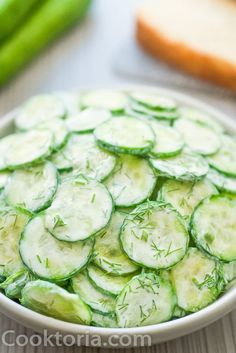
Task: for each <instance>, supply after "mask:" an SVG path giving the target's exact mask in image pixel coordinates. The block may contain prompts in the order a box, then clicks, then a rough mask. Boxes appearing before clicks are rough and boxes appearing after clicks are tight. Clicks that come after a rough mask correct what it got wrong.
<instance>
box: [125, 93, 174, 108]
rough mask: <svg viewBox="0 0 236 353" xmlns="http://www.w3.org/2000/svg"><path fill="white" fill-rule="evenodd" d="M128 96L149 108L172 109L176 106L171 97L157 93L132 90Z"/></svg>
mask: <svg viewBox="0 0 236 353" xmlns="http://www.w3.org/2000/svg"><path fill="white" fill-rule="evenodd" d="M129 96H130V98H131V99H132V100H134V101H136V102H138V103H140V104H142V105H144V106H146V107H148V108H151V109H156V110H167V111H172V110H176V108H177V104H176V102H175V101H174V100H173V99H171V98H167V97H162V96H159V95H157V94H153V93H141V92H132V93H130V94H129Z"/></svg>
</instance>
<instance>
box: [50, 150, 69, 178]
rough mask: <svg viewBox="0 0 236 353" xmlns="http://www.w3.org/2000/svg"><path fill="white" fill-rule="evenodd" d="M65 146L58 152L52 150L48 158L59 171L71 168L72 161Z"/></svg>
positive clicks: (66, 170)
mask: <svg viewBox="0 0 236 353" xmlns="http://www.w3.org/2000/svg"><path fill="white" fill-rule="evenodd" d="M67 148H68V146H66V147H65V149H62V150H60V151H58V152H54V153H53V154H52V155H51V156H50V157H49V160H50V161H51V162H52V163H53V164H54V165H55V167H56V168H57V170H58V171H59V172H68V171H71V170H72V167H73V162H72V160H71V159H70V158H69V157H68V156H67Z"/></svg>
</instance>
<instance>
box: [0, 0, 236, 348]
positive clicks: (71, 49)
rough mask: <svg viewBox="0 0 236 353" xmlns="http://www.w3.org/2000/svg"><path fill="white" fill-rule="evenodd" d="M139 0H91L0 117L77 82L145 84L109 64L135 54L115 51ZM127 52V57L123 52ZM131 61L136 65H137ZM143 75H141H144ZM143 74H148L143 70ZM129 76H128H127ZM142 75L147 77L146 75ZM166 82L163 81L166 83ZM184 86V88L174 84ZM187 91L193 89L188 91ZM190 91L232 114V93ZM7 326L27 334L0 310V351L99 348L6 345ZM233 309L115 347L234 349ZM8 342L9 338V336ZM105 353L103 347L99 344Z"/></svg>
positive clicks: (12, 88) (10, 92)
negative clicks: (173, 335)
mask: <svg viewBox="0 0 236 353" xmlns="http://www.w3.org/2000/svg"><path fill="white" fill-rule="evenodd" d="M138 2H139V0H123V1H122V0H97V1H96V0H95V4H94V6H93V9H92V11H91V13H90V16H89V17H88V18H87V19H86V20H85V21H84V22H83V24H82V25H81V26H80V27H76V28H74V29H73V30H72V31H70V32H69V33H68V34H66V35H65V36H64V37H63V38H62V39H60V40H59V41H57V42H56V43H55V44H54V45H52V46H51V47H50V48H49V49H48V50H47V51H46V52H44V53H43V54H42V55H41V56H40V57H39V58H38V59H36V60H35V61H34V62H33V64H31V65H30V66H29V67H28V68H27V70H25V71H24V72H23V73H22V74H20V75H19V76H18V77H17V79H15V80H14V81H12V82H11V83H10V84H9V85H8V86H7V87H5V88H4V89H2V90H1V91H0V116H1V115H3V114H4V113H6V112H7V111H9V110H11V109H12V108H13V107H15V106H17V105H18V104H19V103H20V102H22V101H23V100H24V99H26V98H27V97H29V96H31V95H33V94H36V93H39V92H46V91H51V90H63V89H70V90H71V89H76V88H80V87H83V86H87V87H88V86H92V85H109V84H114V83H121V84H122V83H124V82H126V83H127V82H128V83H130V82H132V83H134V82H139V83H145V84H146V83H148V81H147V80H146V79H145V77H143V75H139V73H141V72H142V70H143V67H142V65H139V66H138V69H137V77H135V75H134V74H133V72H132V75H130V76H129V74H128V73H127V72H125V70H124V71H123V74H122V75H118V74H117V72H118V71H119V70H114V63H115V62H116V63H117V61H119V59H120V57H119V56H122V59H123V61H124V57H125V55H127V62H128V61H129V62H131V66H132V62H134V63H135V55H133V57H132V58H130V56H129V50H121V48H122V46H123V43H124V42H125V41H126V40H128V39H129V38H131V35H132V32H133V25H134V21H133V17H134V9H135V6H136V5H137V4H138ZM128 56H129V57H128ZM137 63H138V62H136V66H137ZM0 69H1V68H0ZM144 76H145V75H144ZM147 76H148V75H147ZM131 79H132V81H131ZM147 79H148V77H147ZM167 83H168V82H167ZM179 89H180V90H181V91H187V90H188V89H186V87H185V88H184V87H183V88H182V89H181V87H180V88H179ZM191 93H192V94H193V92H192V91H191ZM194 95H195V96H197V97H200V98H201V99H203V100H205V101H207V102H211V103H213V104H215V105H217V106H218V107H219V108H221V109H222V110H224V111H227V112H228V113H229V114H230V115H231V116H234V115H235V113H236V103H235V98H234V97H232V96H227V95H226V97H223V98H222V96H221V95H219V96H217V95H216V94H214V95H212V94H211V92H210V93H209V92H208V93H202V92H201V90H196V92H194ZM6 330H13V331H14V332H15V333H14V336H15V337H16V336H17V335H19V334H26V335H28V336H30V335H32V334H33V332H32V331H31V330H30V329H26V328H24V327H23V326H21V325H19V324H16V323H15V322H14V321H12V320H10V319H8V318H7V317H5V316H3V315H0V347H1V349H0V352H1V353H13V352H17V353H28V352H29V353H33V352H35V353H41V352H46V353H47V352H48V353H49V352H50V353H54V352H58V353H61V352H65V353H72V352H86V353H87V352H89V353H97V352H99V351H100V349H98V348H97V349H96V348H83V347H81V348H78V347H71V348H68V347H57V348H56V347H54V348H53V347H43V346H42V345H41V346H38V347H32V345H30V344H28V345H26V346H23V347H20V346H19V345H18V346H11V347H10V346H7V345H4V344H3V343H2V334H3V333H4V332H5V331H6ZM235 332H236V311H233V312H232V313H231V314H229V315H227V316H225V317H224V318H223V319H221V320H219V321H217V322H216V323H214V324H212V325H210V326H208V327H207V328H205V329H203V330H200V331H198V332H196V333H194V334H191V335H188V336H185V337H182V338H179V339H176V340H174V341H170V342H166V343H163V344H160V345H157V346H153V347H151V348H136V349H128V350H125V349H122V350H121V351H129V352H131V351H137V352H146V353H154V352H158V353H159V352H160V353H161V352H162V353H164V352H166V353H167V352H168V353H234V352H236V337H235V336H236V335H235ZM13 341H14V340H13ZM101 351H102V352H106V350H105V349H103V348H102V349H101Z"/></svg>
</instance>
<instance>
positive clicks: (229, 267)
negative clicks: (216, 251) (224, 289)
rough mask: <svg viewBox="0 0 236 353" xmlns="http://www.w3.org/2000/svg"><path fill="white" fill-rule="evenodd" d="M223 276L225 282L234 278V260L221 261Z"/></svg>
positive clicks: (235, 263) (235, 264) (235, 275)
mask: <svg viewBox="0 0 236 353" xmlns="http://www.w3.org/2000/svg"><path fill="white" fill-rule="evenodd" d="M223 277H224V280H225V282H226V283H229V282H231V281H233V280H234V279H235V278H236V261H231V262H228V263H223Z"/></svg>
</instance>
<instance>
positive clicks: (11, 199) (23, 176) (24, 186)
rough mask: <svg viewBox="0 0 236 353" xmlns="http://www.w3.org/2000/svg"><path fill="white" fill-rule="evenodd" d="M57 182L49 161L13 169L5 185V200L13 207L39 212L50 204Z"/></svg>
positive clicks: (55, 172) (53, 168) (54, 171)
mask: <svg viewBox="0 0 236 353" xmlns="http://www.w3.org/2000/svg"><path fill="white" fill-rule="evenodd" d="M57 184H58V176H57V170H56V168H55V167H54V165H53V164H52V163H50V162H47V163H45V164H43V165H39V166H35V167H32V168H28V169H19V170H15V171H14V172H13V173H12V175H11V176H10V177H9V179H8V183H7V185H6V187H5V197H6V201H7V203H8V204H9V205H12V206H14V207H17V208H20V209H23V210H24V209H26V210H28V211H30V212H39V211H41V210H43V209H45V208H47V207H49V206H50V204H51V202H52V200H53V197H54V195H55V193H56V191H57Z"/></svg>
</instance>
